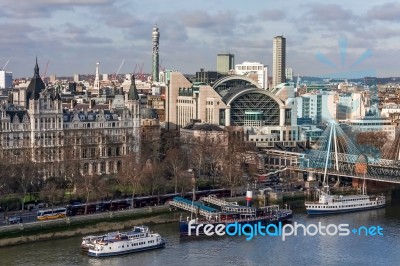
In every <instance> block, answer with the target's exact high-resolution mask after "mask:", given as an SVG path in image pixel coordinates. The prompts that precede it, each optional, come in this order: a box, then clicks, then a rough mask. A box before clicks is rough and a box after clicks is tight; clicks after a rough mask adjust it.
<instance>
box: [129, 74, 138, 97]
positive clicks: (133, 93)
mask: <svg viewBox="0 0 400 266" xmlns="http://www.w3.org/2000/svg"><path fill="white" fill-rule="evenodd" d="M128 100H139V94H138V92H137V89H136V84H135V75H134V74H132V76H131V86H130V87H129V92H128Z"/></svg>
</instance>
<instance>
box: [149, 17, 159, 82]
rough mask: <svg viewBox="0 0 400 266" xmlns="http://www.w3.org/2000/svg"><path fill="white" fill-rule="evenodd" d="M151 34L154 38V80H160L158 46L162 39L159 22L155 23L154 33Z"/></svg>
mask: <svg viewBox="0 0 400 266" xmlns="http://www.w3.org/2000/svg"><path fill="white" fill-rule="evenodd" d="M151 36H152V40H153V81H157V82H158V73H159V69H158V67H159V58H158V48H159V41H160V32H159V31H158V28H157V24H156V25H154V28H153V33H152V35H151Z"/></svg>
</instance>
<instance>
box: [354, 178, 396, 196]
mask: <svg viewBox="0 0 400 266" xmlns="http://www.w3.org/2000/svg"><path fill="white" fill-rule="evenodd" d="M363 182H364V180H363V179H362V178H353V180H352V187H353V188H362V185H363ZM365 185H366V187H367V192H371V193H374V192H387V191H392V190H398V189H400V185H399V184H393V183H388V182H379V181H374V180H368V179H367V180H365Z"/></svg>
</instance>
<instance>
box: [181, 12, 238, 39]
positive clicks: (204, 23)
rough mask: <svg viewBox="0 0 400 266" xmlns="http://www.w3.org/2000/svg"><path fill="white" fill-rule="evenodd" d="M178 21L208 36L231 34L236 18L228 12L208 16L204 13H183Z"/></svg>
mask: <svg viewBox="0 0 400 266" xmlns="http://www.w3.org/2000/svg"><path fill="white" fill-rule="evenodd" d="M178 19H180V20H181V22H182V24H183V25H185V26H186V27H187V28H196V29H201V30H204V31H206V32H207V33H208V34H210V33H211V34H225V33H231V32H232V30H233V28H235V25H236V18H235V16H234V15H233V13H231V12H229V11H219V12H216V13H215V14H209V13H207V12H205V11H190V12H184V13H183V15H181V17H180V18H179V16H178Z"/></svg>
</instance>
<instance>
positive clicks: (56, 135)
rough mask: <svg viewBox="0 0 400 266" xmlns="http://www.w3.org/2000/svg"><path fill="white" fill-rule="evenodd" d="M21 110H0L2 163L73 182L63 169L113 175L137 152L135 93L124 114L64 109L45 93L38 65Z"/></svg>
mask: <svg viewBox="0 0 400 266" xmlns="http://www.w3.org/2000/svg"><path fill="white" fill-rule="evenodd" d="M21 95H25V98H26V99H25V101H24V104H25V106H14V105H11V104H9V103H7V104H3V105H1V106H0V160H2V161H5V162H9V163H19V162H23V163H29V162H31V163H33V164H34V165H36V166H38V167H39V168H40V173H41V177H43V178H45V177H49V176H63V177H65V178H71V177H72V176H71V173H68V172H67V169H66V165H71V166H72V167H73V168H76V169H79V170H80V172H79V174H81V175H103V174H114V173H118V172H120V171H121V170H122V167H123V165H124V158H126V157H127V156H130V155H131V154H132V153H134V152H138V151H139V150H140V149H139V147H140V112H139V110H140V101H138V99H139V98H138V95H137V91H136V92H135V88H134V87H133V88H132V89H131V90H130V91H129V93H128V95H127V96H126V101H125V108H123V109H122V110H119V111H116V110H113V109H111V108H108V107H109V105H107V104H104V105H96V106H95V107H94V106H93V103H92V102H90V103H88V104H71V105H69V104H63V103H62V101H61V97H60V94H59V93H57V92H55V91H54V90H51V89H49V88H46V87H45V85H44V83H43V81H42V79H41V78H40V75H39V67H38V64H37V62H36V65H35V69H34V76H33V78H32V80H31V82H30V83H29V85H28V88H27V89H26V91H25V93H23V94H21Z"/></svg>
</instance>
